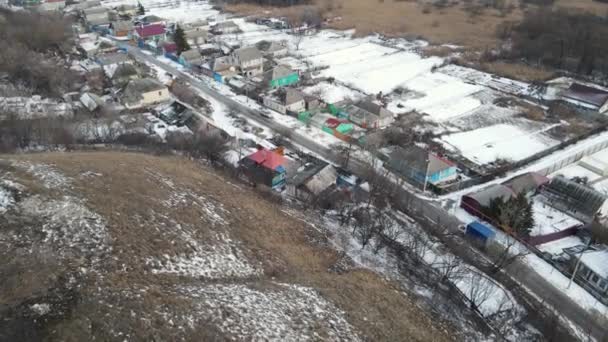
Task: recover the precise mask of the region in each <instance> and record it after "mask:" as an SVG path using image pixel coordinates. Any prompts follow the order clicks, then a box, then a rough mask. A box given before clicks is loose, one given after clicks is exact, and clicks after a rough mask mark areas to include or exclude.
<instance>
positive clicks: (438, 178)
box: [383, 145, 457, 187]
mask: <svg viewBox="0 0 608 342" xmlns="http://www.w3.org/2000/svg"><path fill="white" fill-rule="evenodd" d="M383 157H384V158H385V159H386V162H385V166H386V167H387V168H389V169H390V170H392V171H393V172H396V173H398V174H399V175H401V176H402V177H404V178H406V179H407V180H408V181H409V182H410V183H412V184H414V185H418V186H420V187H426V186H427V185H428V184H429V183H430V184H439V183H442V182H446V181H449V180H452V179H455V178H456V170H457V167H456V164H454V163H452V162H450V161H449V160H447V159H445V158H442V157H440V156H437V155H435V154H434V153H432V152H429V151H427V150H425V149H423V148H422V147H419V146H416V145H412V146H408V147H407V148H403V147H400V146H391V147H388V148H386V149H384V152H383Z"/></svg>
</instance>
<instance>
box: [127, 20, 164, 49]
mask: <svg viewBox="0 0 608 342" xmlns="http://www.w3.org/2000/svg"><path fill="white" fill-rule="evenodd" d="M132 34H133V38H134V39H135V40H137V41H138V43H140V44H144V43H148V42H154V43H160V42H162V41H164V40H165V39H166V33H165V25H164V24H149V25H143V24H140V25H138V26H136V27H135V30H134V31H133V33H132Z"/></svg>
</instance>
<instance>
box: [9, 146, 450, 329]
mask: <svg viewBox="0 0 608 342" xmlns="http://www.w3.org/2000/svg"><path fill="white" fill-rule="evenodd" d="M0 214H1V215H0V260H2V261H3V262H2V263H0V317H1V319H0V340H2V341H5V340H12V341H17V340H19V341H38V340H61V341H85V340H93V339H95V340H101V341H108V340H131V341H141V340H147V341H149V340H156V341H178V340H198V341H221V340H227V339H236V340H265V339H271V340H372V341H448V340H451V339H453V338H454V337H453V336H454V334H453V332H452V331H449V330H448V329H446V328H443V327H441V326H439V325H438V324H437V323H434V322H431V319H430V318H429V316H428V315H427V313H426V312H424V311H422V310H421V309H420V308H419V307H417V306H416V305H415V304H414V303H413V300H412V299H411V298H409V297H408V295H407V294H405V293H403V292H402V291H400V290H399V288H398V286H397V285H396V284H393V283H391V282H389V281H387V280H385V279H383V278H381V277H379V276H378V275H376V274H375V273H372V272H370V271H368V270H365V269H359V268H354V269H351V270H349V271H347V272H345V273H341V274H338V273H333V272H331V271H329V269H330V268H331V266H332V265H334V264H335V263H336V262H338V261H339V255H338V253H336V252H335V251H334V250H332V249H330V248H329V247H327V244H325V243H324V242H325V239H324V236H323V235H322V234H320V233H319V231H316V230H313V229H312V228H311V227H310V226H309V225H307V224H305V223H303V222H301V221H300V220H297V219H294V218H292V217H291V216H289V215H287V214H285V213H284V212H283V211H282V209H281V207H280V206H278V205H277V204H273V203H272V202H270V201H268V200H266V199H265V198H263V197H261V196H260V195H259V194H257V193H256V192H254V191H253V190H251V189H249V188H246V187H244V186H243V185H240V184H235V183H234V182H231V180H230V179H228V178H224V177H222V176H220V175H218V174H217V173H214V172H213V171H211V170H209V169H207V168H205V167H204V166H201V165H199V164H197V163H195V162H192V161H189V160H186V159H183V158H179V157H156V156H151V155H145V154H134V153H119V152H86V153H85V152H81V153H44V154H26V155H4V156H0Z"/></svg>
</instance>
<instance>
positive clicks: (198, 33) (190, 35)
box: [184, 30, 207, 39]
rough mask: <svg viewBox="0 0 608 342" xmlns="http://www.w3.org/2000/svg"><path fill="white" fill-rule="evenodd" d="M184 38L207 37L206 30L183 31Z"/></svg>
mask: <svg viewBox="0 0 608 342" xmlns="http://www.w3.org/2000/svg"><path fill="white" fill-rule="evenodd" d="M184 34H185V35H186V38H188V39H195V38H205V39H207V30H190V31H186V32H184Z"/></svg>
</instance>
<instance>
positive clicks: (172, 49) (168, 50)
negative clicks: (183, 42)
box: [161, 41, 177, 56]
mask: <svg viewBox="0 0 608 342" xmlns="http://www.w3.org/2000/svg"><path fill="white" fill-rule="evenodd" d="M161 49H162V53H163V55H165V56H167V55H170V54H171V55H172V54H175V53H177V44H175V42H169V41H165V42H163V43H162V44H161Z"/></svg>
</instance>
